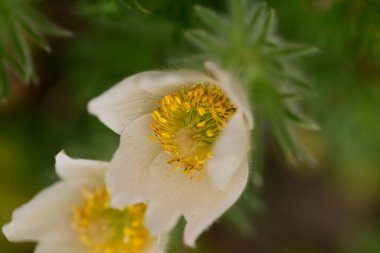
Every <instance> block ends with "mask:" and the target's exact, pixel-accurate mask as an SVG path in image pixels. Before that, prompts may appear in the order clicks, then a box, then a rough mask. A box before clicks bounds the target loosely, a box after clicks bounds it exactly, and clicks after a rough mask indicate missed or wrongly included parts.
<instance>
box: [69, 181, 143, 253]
mask: <svg viewBox="0 0 380 253" xmlns="http://www.w3.org/2000/svg"><path fill="white" fill-rule="evenodd" d="M82 194H83V197H84V199H85V201H84V204H83V205H81V206H78V207H76V208H75V209H74V215H73V227H74V229H75V230H76V231H77V233H78V235H79V237H80V241H81V242H82V244H83V245H84V246H86V247H87V248H88V249H89V250H90V252H93V253H138V252H141V251H142V250H143V249H144V248H145V247H146V245H147V243H148V240H149V233H148V231H147V229H146V228H145V226H144V224H143V220H144V214H145V209H146V205H145V204H136V205H132V206H128V207H127V208H125V209H123V210H117V209H113V208H111V207H110V206H109V194H108V192H107V190H106V189H105V188H99V189H97V190H95V191H90V190H88V189H84V190H83V193H82Z"/></svg>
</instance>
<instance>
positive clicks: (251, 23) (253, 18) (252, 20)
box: [247, 2, 267, 33]
mask: <svg viewBox="0 0 380 253" xmlns="http://www.w3.org/2000/svg"><path fill="white" fill-rule="evenodd" d="M266 9H267V4H266V3H265V2H263V3H261V4H260V5H258V6H257V7H256V8H253V9H252V13H251V14H248V22H247V30H248V31H249V32H251V33H252V32H255V31H256V29H257V26H258V24H259V23H260V22H259V21H260V18H261V17H262V15H263V13H264V11H265V10H266Z"/></svg>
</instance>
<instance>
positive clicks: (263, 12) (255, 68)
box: [187, 0, 318, 164]
mask: <svg viewBox="0 0 380 253" xmlns="http://www.w3.org/2000/svg"><path fill="white" fill-rule="evenodd" d="M247 2H248V1H244V0H238V1H232V0H231V1H230V6H231V8H230V9H231V13H230V15H229V16H221V15H219V14H217V13H216V12H214V11H212V10H210V9H207V8H203V7H200V6H197V7H196V8H195V11H196V13H197V15H198V16H199V17H200V19H201V20H202V21H203V23H204V24H205V25H206V26H207V29H197V30H190V31H189V32H188V33H187V37H188V39H189V40H190V41H191V42H193V43H194V44H195V45H196V46H197V47H199V48H200V49H201V51H202V52H203V53H202V54H201V55H200V57H199V59H211V60H215V61H217V62H218V63H220V64H221V65H222V66H223V67H225V68H226V69H229V70H232V71H233V72H235V74H238V75H239V79H241V80H242V82H243V84H244V85H246V86H247V89H249V90H250V91H251V95H252V99H251V100H252V106H253V108H254V115H255V120H256V122H255V123H256V127H255V131H259V133H254V136H256V137H257V138H261V137H262V136H264V134H265V132H268V131H267V130H266V129H268V130H269V132H270V133H271V134H272V135H273V136H274V139H275V140H276V142H277V144H278V146H279V147H280V149H281V151H282V153H283V154H284V155H285V156H286V158H287V159H288V160H289V161H301V162H305V163H308V164H311V162H312V161H313V159H312V158H311V157H310V156H309V155H308V154H307V153H306V152H305V151H304V149H303V148H302V147H301V145H300V144H299V141H298V139H297V137H296V135H295V124H297V125H298V126H301V127H304V128H310V129H318V127H317V125H316V124H315V123H314V122H312V121H311V120H310V119H309V118H308V117H307V116H306V115H304V114H303V113H302V112H301V110H300V108H299V106H298V103H297V101H298V100H299V99H300V98H302V97H305V96H310V95H314V94H315V93H314V90H313V88H312V87H311V86H310V85H309V84H308V83H307V82H306V81H305V80H304V78H303V76H302V75H301V73H300V71H298V70H297V68H296V67H295V66H294V65H295V64H294V61H295V60H297V59H298V58H300V57H301V56H304V55H309V54H312V53H315V52H317V49H316V48H314V47H308V46H303V45H291V44H289V43H285V42H283V41H282V40H280V39H279V38H278V37H277V36H276V35H275V34H274V28H275V23H276V22H275V12H274V10H269V9H268V7H267V6H266V4H265V3H262V4H260V5H257V6H253V5H252V4H250V3H247ZM254 145H256V146H255V147H254V150H257V151H258V152H260V149H261V148H262V147H260V145H263V141H262V140H259V139H256V140H255V143H254ZM254 157H258V156H255V155H254ZM255 162H256V163H259V162H258V161H255Z"/></svg>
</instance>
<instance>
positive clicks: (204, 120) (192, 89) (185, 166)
mask: <svg viewBox="0 0 380 253" xmlns="http://www.w3.org/2000/svg"><path fill="white" fill-rule="evenodd" d="M235 112H236V107H235V106H234V105H233V104H232V102H231V101H230V100H229V99H228V97H227V96H226V94H225V93H224V91H223V90H222V89H221V88H219V87H218V86H216V85H214V84H210V83H206V82H198V83H195V84H190V85H185V86H183V87H182V88H181V89H179V90H178V91H176V92H173V93H171V94H168V95H166V96H165V97H164V98H162V100H161V101H160V102H159V107H158V108H157V110H155V111H153V112H152V118H153V121H152V123H151V125H150V127H151V129H152V130H153V131H154V133H155V137H153V136H150V137H151V139H152V140H153V141H158V142H160V143H161V147H162V149H163V150H165V151H166V152H167V153H169V154H170V155H172V156H173V158H172V159H171V160H170V161H168V162H169V163H171V164H174V169H175V170H179V169H181V168H182V171H183V173H185V174H189V175H190V177H191V178H193V177H194V176H195V175H197V176H198V180H201V178H202V174H203V171H204V169H205V163H206V161H207V160H208V159H209V158H211V157H212V146H213V144H214V143H215V141H216V140H217V139H218V137H219V134H220V132H221V131H222V130H223V128H224V126H225V124H226V123H227V121H228V120H229V119H230V118H231V117H232V115H233V114H234V113H235Z"/></svg>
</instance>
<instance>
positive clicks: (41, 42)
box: [21, 20, 51, 52]
mask: <svg viewBox="0 0 380 253" xmlns="http://www.w3.org/2000/svg"><path fill="white" fill-rule="evenodd" d="M21 25H22V27H23V29H24V30H25V32H26V34H27V35H28V36H29V37H30V38H31V39H32V40H33V41H34V43H36V44H37V45H38V46H40V47H41V48H43V49H44V50H45V51H46V52H50V51H51V48H50V46H49V43H48V42H47V41H46V39H45V38H44V36H43V35H42V34H41V33H40V32H39V31H38V29H36V28H35V27H32V25H31V24H30V23H27V22H25V21H24V20H22V21H21Z"/></svg>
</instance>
